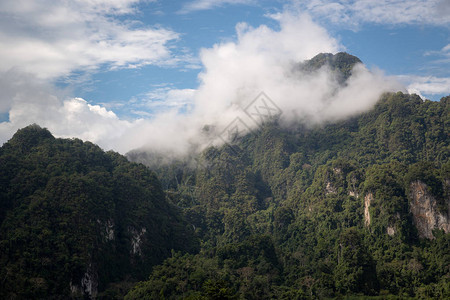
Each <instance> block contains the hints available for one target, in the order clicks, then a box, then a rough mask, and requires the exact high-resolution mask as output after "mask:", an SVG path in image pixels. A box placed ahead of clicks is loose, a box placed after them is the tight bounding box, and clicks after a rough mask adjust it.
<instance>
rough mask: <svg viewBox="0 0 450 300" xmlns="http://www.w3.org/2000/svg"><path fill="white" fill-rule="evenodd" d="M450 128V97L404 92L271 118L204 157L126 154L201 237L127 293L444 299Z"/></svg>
mask: <svg viewBox="0 0 450 300" xmlns="http://www.w3.org/2000/svg"><path fill="white" fill-rule="evenodd" d="M449 138H450V97H446V98H443V99H441V101H440V102H432V101H422V100H421V99H420V98H419V97H418V96H416V95H405V94H402V93H394V94H386V95H384V96H383V97H382V99H381V100H380V101H379V102H378V103H377V104H376V106H375V107H374V108H373V109H372V110H371V111H369V112H367V113H364V114H362V115H360V116H356V117H353V118H351V119H348V120H345V121H341V122H338V123H333V124H326V125H322V126H317V127H314V128H311V127H306V126H304V125H298V126H296V127H295V128H291V129H285V128H282V127H281V126H279V125H278V124H277V122H276V121H275V122H269V123H267V124H265V125H264V126H263V127H262V128H260V129H259V130H258V131H257V132H255V133H252V134H249V135H247V136H245V137H242V138H240V139H239V140H238V141H236V143H235V144H232V145H224V146H222V147H220V148H214V147H211V148H209V149H207V150H206V151H204V152H203V153H202V155H201V157H200V158H199V160H200V163H199V164H198V166H197V168H192V167H190V165H191V163H190V162H188V161H184V160H179V161H177V162H173V163H171V164H161V165H159V166H158V167H155V166H156V165H157V164H156V163H155V162H154V161H152V155H150V154H148V153H147V154H143V153H139V152H133V153H130V154H129V157H130V158H131V159H133V160H140V161H142V162H146V163H147V164H149V165H152V166H153V168H154V169H155V171H156V173H157V174H158V176H159V178H160V180H161V182H162V185H163V187H164V188H165V189H166V191H167V197H168V199H169V200H170V201H171V202H172V203H173V204H175V205H176V206H178V207H179V208H181V209H182V210H183V214H184V216H185V218H186V220H187V221H188V222H189V223H190V224H192V227H193V228H194V229H195V232H196V234H197V236H198V237H199V238H200V240H201V249H200V251H199V253H197V254H187V253H185V252H176V253H174V254H173V255H172V257H170V258H168V259H167V260H166V261H164V263H163V264H161V265H159V266H157V267H155V268H154V269H153V271H152V273H151V274H150V277H149V279H148V281H144V282H141V283H139V284H138V285H136V286H135V287H134V288H133V289H132V290H131V291H130V293H129V294H128V295H127V297H126V299H178V298H180V299H305V298H317V297H318V298H328V297H338V296H340V295H355V296H362V295H366V296H378V297H385V296H387V295H391V296H398V297H402V298H404V297H419V298H433V297H434V298H441V299H442V298H448V297H450V233H448V232H449V230H450V227H449V224H450V222H449V206H450V161H449V156H450V146H449ZM444 231H445V232H447V233H445V232H444Z"/></svg>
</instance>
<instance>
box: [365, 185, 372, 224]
mask: <svg viewBox="0 0 450 300" xmlns="http://www.w3.org/2000/svg"><path fill="white" fill-rule="evenodd" d="M372 201H373V194H372V193H368V194H367V195H366V196H365V197H364V225H365V226H366V227H368V226H369V225H370V212H369V207H370V203H371V202H372Z"/></svg>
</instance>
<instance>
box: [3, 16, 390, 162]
mask: <svg viewBox="0 0 450 300" xmlns="http://www.w3.org/2000/svg"><path fill="white" fill-rule="evenodd" d="M272 18H274V19H275V20H277V21H278V22H279V29H277V30H275V29H272V28H269V27H267V26H264V25H261V26H259V27H256V28H254V27H251V26H249V25H248V24H245V23H241V24H238V25H237V26H236V31H237V39H236V40H235V41H232V42H223V43H219V44H216V45H214V46H213V47H212V48H209V49H203V50H202V51H201V54H200V59H201V62H202V64H203V72H202V73H201V74H200V75H199V80H200V85H199V87H198V88H197V89H196V90H189V89H188V90H170V89H167V88H161V89H159V90H156V91H155V92H154V93H153V94H149V95H147V97H148V98H149V99H153V100H155V99H164V100H163V101H161V102H167V101H168V102H171V103H172V104H173V109H167V105H166V106H165V107H166V108H165V109H164V110H161V112H160V113H159V114H157V115H156V116H152V118H147V119H140V120H135V121H125V120H120V119H119V118H118V117H117V116H116V115H115V114H114V113H113V112H111V111H108V110H106V109H105V108H103V107H100V106H95V105H90V104H89V103H87V102H86V101H84V100H82V99H78V98H65V97H64V95H56V94H55V93H54V92H52V91H51V90H49V91H46V92H43V93H42V95H39V94H37V96H36V95H35V96H33V94H34V91H33V88H32V87H33V85H32V84H28V86H29V87H30V90H29V91H24V92H23V93H16V96H15V97H13V102H12V103H11V104H10V107H11V109H10V110H9V116H10V121H9V122H3V123H1V124H0V134H1V135H2V138H4V136H5V132H11V130H13V129H16V128H17V127H20V126H24V125H27V124H29V123H34V122H37V123H40V124H41V125H42V126H46V127H48V128H49V129H50V130H51V131H52V132H54V134H55V135H57V136H77V137H81V138H83V139H87V140H91V141H93V142H96V143H98V144H100V145H101V146H102V147H103V148H105V149H110V148H112V149H114V150H117V151H120V152H122V153H125V152H126V151H129V150H132V149H135V148H142V149H151V150H156V151H160V152H163V153H165V154H167V153H173V154H174V155H181V154H186V153H189V152H190V151H197V150H199V149H202V147H204V146H206V145H208V144H209V143H210V142H211V141H212V140H214V138H216V137H217V136H218V135H220V133H221V132H222V131H223V130H224V128H226V127H227V125H229V124H230V123H232V122H233V120H236V118H237V117H239V118H240V120H241V121H242V122H244V123H245V126H247V127H248V128H256V127H257V126H258V124H257V122H252V120H250V119H249V118H248V115H247V114H245V113H244V109H245V108H246V107H247V106H248V105H250V104H251V102H252V100H253V99H255V97H256V96H257V95H258V94H259V93H260V92H265V93H266V94H267V95H268V96H269V97H270V98H271V99H272V100H273V102H274V103H276V105H277V106H278V107H279V108H280V109H281V110H282V112H283V114H282V115H281V116H282V121H283V123H284V124H285V125H286V126H290V125H291V124H293V123H296V122H307V123H309V124H320V123H322V122H327V121H334V120H339V119H343V118H346V117H348V116H351V115H353V114H357V113H360V112H362V111H364V110H366V109H369V108H370V107H372V106H373V105H374V104H375V102H376V101H377V100H378V98H379V96H380V94H381V93H382V92H385V91H389V90H397V89H399V86H398V85H396V84H392V80H390V79H389V80H388V79H386V78H385V77H384V76H383V75H382V74H379V73H378V72H370V71H369V70H367V69H366V68H365V67H364V66H363V65H358V66H356V67H355V69H354V72H353V76H352V77H351V78H350V79H349V80H348V82H347V84H346V85H345V86H342V85H340V84H339V83H338V79H337V78H335V76H334V75H333V73H332V72H329V70H327V68H326V67H325V68H322V69H321V70H319V71H317V72H314V73H305V72H302V71H300V69H299V68H298V64H299V63H300V62H302V61H304V60H307V59H310V58H312V57H313V56H315V55H316V54H318V53H320V52H332V53H335V52H337V51H339V50H342V46H340V45H339V43H338V42H337V41H336V40H335V39H334V38H332V37H331V36H330V35H329V34H328V33H327V31H326V30H325V29H324V28H323V27H321V26H319V25H317V24H316V23H314V22H313V21H312V19H311V18H310V17H309V16H308V15H306V14H300V13H299V14H297V13H289V12H284V13H279V14H276V15H273V16H272ZM150 103H154V101H153V102H151V101H149V102H148V103H147V104H148V105H155V104H150ZM144 104H145V103H144ZM180 107H181V108H182V107H189V109H180ZM205 125H209V127H208V128H210V131H209V134H207V133H205V130H204V128H205Z"/></svg>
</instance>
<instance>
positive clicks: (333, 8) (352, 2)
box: [292, 0, 450, 26]
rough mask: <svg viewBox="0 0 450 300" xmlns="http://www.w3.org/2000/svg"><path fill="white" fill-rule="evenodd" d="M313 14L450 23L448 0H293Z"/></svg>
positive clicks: (353, 20)
mask: <svg viewBox="0 0 450 300" xmlns="http://www.w3.org/2000/svg"><path fill="white" fill-rule="evenodd" d="M292 3H294V4H295V5H298V6H300V7H301V8H303V9H306V10H307V11H308V12H309V13H311V14H312V15H313V16H315V17H318V18H321V19H325V20H328V21H331V22H332V23H338V24H346V25H350V26H358V25H359V24H362V23H377V24H432V25H437V26H443V25H448V24H449V23H450V18H449V15H450V1H448V0H408V1H404V0H341V1H333V0H313V1H304V0H292Z"/></svg>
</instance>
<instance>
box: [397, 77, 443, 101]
mask: <svg viewBox="0 0 450 300" xmlns="http://www.w3.org/2000/svg"><path fill="white" fill-rule="evenodd" d="M397 77H398V79H399V81H401V82H403V83H404V84H405V86H407V90H408V92H409V93H411V94H417V95H419V96H420V97H421V98H423V99H425V98H426V96H433V95H450V77H435V76H417V75H400V76H397Z"/></svg>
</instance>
